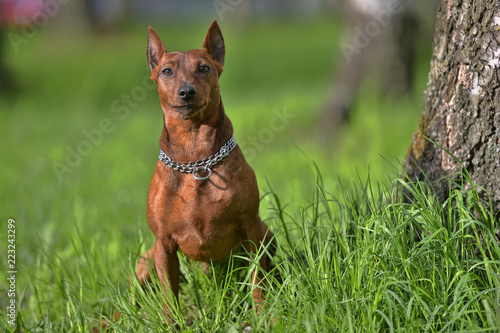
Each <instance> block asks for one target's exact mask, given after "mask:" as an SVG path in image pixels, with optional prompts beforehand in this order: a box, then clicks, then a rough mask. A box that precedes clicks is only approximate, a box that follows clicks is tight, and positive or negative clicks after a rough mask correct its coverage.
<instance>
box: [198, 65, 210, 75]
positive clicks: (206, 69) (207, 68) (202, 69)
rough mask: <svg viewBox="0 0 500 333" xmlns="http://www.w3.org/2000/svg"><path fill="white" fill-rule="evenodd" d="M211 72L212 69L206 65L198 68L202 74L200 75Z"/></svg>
mask: <svg viewBox="0 0 500 333" xmlns="http://www.w3.org/2000/svg"><path fill="white" fill-rule="evenodd" d="M209 70H210V67H208V66H206V65H201V66H200V67H198V72H200V73H207V72H208V71H209Z"/></svg>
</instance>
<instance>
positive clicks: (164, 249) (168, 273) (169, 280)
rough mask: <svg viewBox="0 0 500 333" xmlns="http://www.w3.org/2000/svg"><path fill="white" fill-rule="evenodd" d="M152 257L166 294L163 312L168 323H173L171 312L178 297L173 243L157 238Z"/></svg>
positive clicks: (177, 268)
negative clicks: (165, 242)
mask: <svg viewBox="0 0 500 333" xmlns="http://www.w3.org/2000/svg"><path fill="white" fill-rule="evenodd" d="M153 251H154V259H155V266H156V272H157V274H158V277H159V279H160V281H161V283H162V286H163V289H164V291H165V293H166V294H167V295H168V298H167V301H166V303H165V313H166V315H167V317H168V320H169V321H170V323H173V322H174V321H173V320H172V316H171V312H173V307H174V304H173V303H174V302H178V299H179V274H180V273H179V258H178V257H177V247H176V246H174V245H173V244H164V243H163V242H161V240H157V241H156V243H155V246H154V250H153Z"/></svg>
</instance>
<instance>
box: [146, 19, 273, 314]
mask: <svg viewBox="0 0 500 333" xmlns="http://www.w3.org/2000/svg"><path fill="white" fill-rule="evenodd" d="M147 54H148V60H149V66H150V68H151V79H152V80H153V81H154V82H155V83H156V84H157V86H158V94H159V97H160V103H161V107H162V110H163V120H164V123H163V130H162V133H161V137H160V154H159V159H158V161H157V163H156V170H155V172H154V175H153V179H152V181H151V185H150V188H149V196H148V207H147V218H148V223H149V227H150V228H151V231H152V232H153V233H154V235H155V238H156V242H155V244H154V247H153V248H152V249H150V250H149V251H147V252H146V253H144V254H143V256H142V258H141V259H140V260H139V263H138V265H137V276H138V278H139V281H140V282H141V283H144V281H150V280H151V277H150V273H151V271H148V262H153V261H154V266H155V268H156V273H157V274H158V277H159V279H160V281H161V283H162V286H163V287H164V288H165V290H166V291H167V292H168V293H169V295H170V296H172V295H173V296H174V297H175V299H177V300H178V294H179V274H180V272H179V259H178V257H177V251H178V250H181V251H182V252H183V253H184V254H185V255H186V256H187V257H189V258H191V259H194V260H198V261H201V262H211V261H218V260H221V259H223V258H225V257H227V256H228V255H229V254H230V253H231V252H232V251H236V250H238V249H240V248H241V247H244V248H245V249H246V250H247V251H248V252H249V253H254V254H255V253H256V252H257V250H258V248H259V247H260V246H265V247H267V250H266V253H265V254H264V255H262V257H261V259H260V262H259V263H260V266H261V267H262V268H263V269H264V270H268V269H269V266H270V256H271V255H272V254H273V252H274V249H275V243H274V238H273V233H272V232H271V231H270V230H268V227H267V226H266V225H265V224H264V223H263V222H262V221H261V219H260V217H259V212H258V211H259V191H258V188H257V181H256V178H255V174H254V172H253V170H252V168H251V167H250V166H249V165H248V163H247V162H246V160H245V157H244V156H243V153H242V151H241V149H240V148H239V146H238V145H237V144H236V141H235V139H234V136H233V126H232V124H231V121H230V120H229V118H228V117H227V115H226V113H225V111H224V106H223V104H222V100H221V96H220V87H219V77H220V75H221V73H222V67H223V65H224V56H225V46H224V39H223V38H222V34H221V31H220V28H219V25H218V24H217V21H215V20H214V21H213V22H212V25H211V26H210V28H209V29H208V33H207V35H206V37H205V40H204V41H203V45H202V48H201V49H197V50H188V51H186V52H167V50H166V48H165V46H164V45H163V43H162V41H161V40H160V38H159V37H158V35H157V34H156V33H155V32H154V30H153V29H152V28H151V27H150V28H149V40H148V51H147ZM262 278H263V274H262V273H257V272H256V271H254V272H253V279H252V281H253V291H252V293H253V298H254V300H255V302H256V304H257V305H258V306H261V304H262V301H263V295H262V291H261V288H259V285H260V284H261V283H262ZM165 311H166V314H167V317H168V318H169V320H170V321H172V319H171V316H170V311H171V309H170V308H169V306H167V307H166V308H165Z"/></svg>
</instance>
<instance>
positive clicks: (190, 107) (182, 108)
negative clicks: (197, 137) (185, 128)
mask: <svg viewBox="0 0 500 333" xmlns="http://www.w3.org/2000/svg"><path fill="white" fill-rule="evenodd" d="M171 106H172V107H173V108H174V109H176V110H177V111H179V112H180V113H182V114H183V115H185V116H192V115H194V114H195V113H197V112H198V110H200V109H202V108H203V107H204V106H205V104H203V105H196V104H191V103H188V104H184V105H171Z"/></svg>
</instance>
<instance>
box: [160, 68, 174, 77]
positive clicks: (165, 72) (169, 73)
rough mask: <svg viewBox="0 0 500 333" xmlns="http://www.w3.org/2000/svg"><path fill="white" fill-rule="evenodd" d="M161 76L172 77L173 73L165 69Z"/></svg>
mask: <svg viewBox="0 0 500 333" xmlns="http://www.w3.org/2000/svg"><path fill="white" fill-rule="evenodd" d="M162 74H163V75H165V76H172V75H174V71H173V70H172V69H171V68H165V69H164V70H163V72H162Z"/></svg>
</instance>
